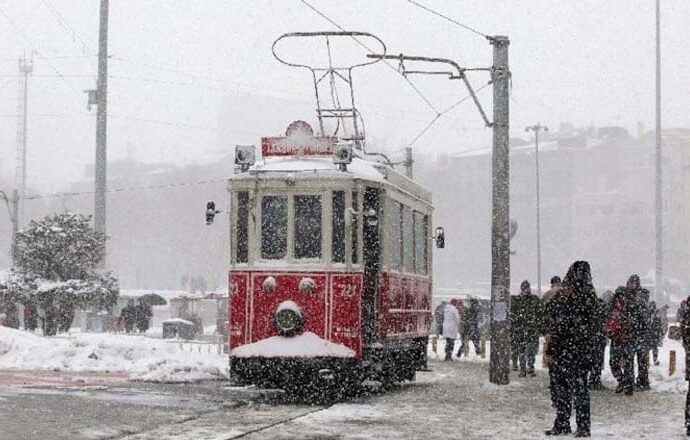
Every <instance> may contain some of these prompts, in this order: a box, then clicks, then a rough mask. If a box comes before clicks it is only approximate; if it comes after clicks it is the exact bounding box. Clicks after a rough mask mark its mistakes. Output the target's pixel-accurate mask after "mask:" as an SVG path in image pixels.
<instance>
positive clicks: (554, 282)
mask: <svg viewBox="0 0 690 440" xmlns="http://www.w3.org/2000/svg"><path fill="white" fill-rule="evenodd" d="M562 288H563V287H562V285H561V277H559V276H558V275H554V276H552V277H551V288H550V289H549V290H547V291H546V292H544V295H542V297H541V303H542V305H543V306H544V307H546V305H547V304H548V303H549V301H551V300H552V299H553V297H554V296H556V293H557V292H558V291H560V290H561V289H562Z"/></svg>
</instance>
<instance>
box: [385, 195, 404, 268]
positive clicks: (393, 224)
mask: <svg viewBox="0 0 690 440" xmlns="http://www.w3.org/2000/svg"><path fill="white" fill-rule="evenodd" d="M388 215H389V223H390V231H391V240H390V251H391V269H393V270H402V267H403V251H402V249H403V246H402V236H403V234H402V229H403V228H402V205H401V204H400V203H398V202H391V210H390V211H389V213H388Z"/></svg>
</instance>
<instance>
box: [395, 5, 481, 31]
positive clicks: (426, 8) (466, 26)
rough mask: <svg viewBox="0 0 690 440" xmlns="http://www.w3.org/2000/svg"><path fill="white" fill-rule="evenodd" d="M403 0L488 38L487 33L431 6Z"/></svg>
mask: <svg viewBox="0 0 690 440" xmlns="http://www.w3.org/2000/svg"><path fill="white" fill-rule="evenodd" d="M405 1H406V2H408V3H410V4H412V5H415V6H417V7H418V8H421V9H424V10H425V11H427V12H429V13H431V14H434V15H436V16H438V17H441V18H443V19H445V20H447V21H449V22H451V23H453V24H455V25H457V26H460V27H461V28H463V29H465V30H467V31H470V32H473V33H475V34H477V35H479V36H482V37H484V38H490V37H489V36H488V35H487V34H484V33H482V32H479V31H478V30H476V29H474V28H472V27H470V26H468V25H466V24H464V23H461V22H459V21H457V20H455V19H453V18H450V17H448V16H447V15H443V14H441V13H440V12H437V11H434V10H433V9H431V8H429V7H427V6H424V5H423V4H421V3H418V2H416V1H414V0H405Z"/></svg>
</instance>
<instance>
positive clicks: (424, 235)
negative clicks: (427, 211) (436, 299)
mask: <svg viewBox="0 0 690 440" xmlns="http://www.w3.org/2000/svg"><path fill="white" fill-rule="evenodd" d="M428 224H429V217H428V216H426V215H424V214H422V213H420V212H415V213H414V244H415V252H414V268H415V272H416V273H418V274H422V275H426V274H427V272H428V270H429V269H428V258H429V255H428V252H429V251H428V249H429V247H428V241H429V240H428V237H429V226H428Z"/></svg>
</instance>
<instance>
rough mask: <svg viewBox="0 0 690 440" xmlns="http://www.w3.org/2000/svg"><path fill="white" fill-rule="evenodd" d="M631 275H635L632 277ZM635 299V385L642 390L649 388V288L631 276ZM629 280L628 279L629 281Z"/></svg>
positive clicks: (650, 337) (637, 278)
mask: <svg viewBox="0 0 690 440" xmlns="http://www.w3.org/2000/svg"><path fill="white" fill-rule="evenodd" d="M633 277H636V278H635V279H633ZM631 279H632V283H633V287H632V290H633V291H634V292H635V293H634V295H635V299H636V300H637V309H638V314H637V316H638V318H637V339H636V341H635V359H636V361H637V380H636V381H635V386H636V387H637V388H638V389H639V390H642V391H646V390H649V389H650V385H649V351H650V349H651V340H650V339H652V336H651V334H650V326H651V313H650V310H649V290H647V289H642V288H641V287H640V278H639V277H637V275H633V276H632V277H631ZM629 282H630V281H629ZM635 283H636V286H635ZM629 288H630V287H629Z"/></svg>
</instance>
